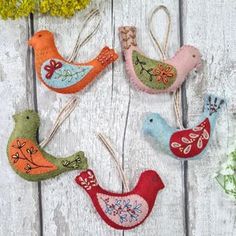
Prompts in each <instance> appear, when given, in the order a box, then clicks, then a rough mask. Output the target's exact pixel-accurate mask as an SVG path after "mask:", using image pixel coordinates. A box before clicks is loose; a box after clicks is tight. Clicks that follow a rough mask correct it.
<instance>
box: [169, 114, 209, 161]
mask: <svg viewBox="0 0 236 236" xmlns="http://www.w3.org/2000/svg"><path fill="white" fill-rule="evenodd" d="M210 129H211V126H210V122H209V119H208V118H206V119H205V120H204V121H203V122H202V123H200V124H199V125H198V126H196V127H194V128H193V129H187V130H180V131H177V132H175V133H174V134H173V135H172V136H171V138H170V149H171V151H172V152H173V153H174V154H175V155H176V156H177V157H182V158H189V157H193V156H196V155H198V154H200V153H201V152H202V150H203V149H204V148H205V147H206V145H207V144H208V141H209V138H210Z"/></svg>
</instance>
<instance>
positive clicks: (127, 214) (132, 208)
mask: <svg viewBox="0 0 236 236" xmlns="http://www.w3.org/2000/svg"><path fill="white" fill-rule="evenodd" d="M101 200H102V201H103V202H104V203H105V213H106V214H108V215H110V216H118V217H119V220H120V223H121V224H122V223H124V222H128V221H129V222H133V221H138V218H139V216H140V213H142V210H141V208H142V204H141V203H140V204H138V203H137V201H134V203H133V204H132V203H130V199H127V200H120V199H115V202H114V203H111V202H110V199H109V198H106V199H103V198H102V197H101Z"/></svg>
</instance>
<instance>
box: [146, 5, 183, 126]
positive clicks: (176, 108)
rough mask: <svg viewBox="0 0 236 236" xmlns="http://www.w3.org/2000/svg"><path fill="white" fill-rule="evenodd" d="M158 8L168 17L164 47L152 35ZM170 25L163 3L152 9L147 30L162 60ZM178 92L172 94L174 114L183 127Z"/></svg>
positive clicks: (179, 124)
mask: <svg viewBox="0 0 236 236" xmlns="http://www.w3.org/2000/svg"><path fill="white" fill-rule="evenodd" d="M159 10H163V11H164V12H165V13H166V15H167V19H168V24H167V30H166V33H165V39H164V47H162V46H161V45H160V43H159V42H158V40H157V38H156V37H155V36H154V33H153V17H154V15H155V14H156V13H157V12H158V11H159ZM170 27H171V15H170V12H169V10H168V8H167V7H166V6H164V5H160V6H158V7H156V8H155V9H154V10H153V11H152V13H151V15H150V17H149V19H148V31H149V34H150V37H151V39H152V41H153V43H154V45H155V46H156V47H157V48H158V50H159V51H160V53H161V57H162V61H164V60H165V59H166V52H167V46H168V41H169V35H170ZM180 94H181V88H179V89H177V90H176V91H175V92H174V94H173V99H174V111H175V116H176V119H177V125H178V126H179V128H180V129H184V127H183V123H182V112H181V111H182V104H181V97H180Z"/></svg>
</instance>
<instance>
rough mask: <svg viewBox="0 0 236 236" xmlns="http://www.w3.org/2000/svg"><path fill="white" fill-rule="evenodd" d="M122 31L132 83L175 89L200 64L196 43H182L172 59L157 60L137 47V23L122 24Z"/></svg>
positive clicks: (142, 87)
mask: <svg viewBox="0 0 236 236" xmlns="http://www.w3.org/2000/svg"><path fill="white" fill-rule="evenodd" d="M119 33H120V41H121V45H122V48H123V54H124V59H125V65H126V70H127V73H128V76H129V77H130V80H131V83H132V84H134V86H135V87H136V88H137V89H140V90H142V91H144V92H147V93H151V94H155V93H161V92H174V91H175V90H176V89H177V88H179V87H180V86H181V84H182V83H183V82H184V80H185V78H186V76H187V74H188V73H189V72H190V71H191V70H193V69H194V68H197V67H199V66H200V65H201V54H200V52H199V50H198V49H196V48H195V47H193V46H188V45H185V46H182V47H181V48H180V49H179V51H178V52H177V53H176V54H175V56H174V57H172V58H171V59H168V60H165V61H156V60H153V59H150V58H148V57H147V56H145V55H144V54H143V53H142V52H141V50H140V49H139V48H138V46H137V42H136V28H135V27H133V26H124V27H120V28H119Z"/></svg>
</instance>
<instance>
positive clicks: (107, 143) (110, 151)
mask: <svg viewBox="0 0 236 236" xmlns="http://www.w3.org/2000/svg"><path fill="white" fill-rule="evenodd" d="M98 137H99V139H100V140H101V141H102V143H103V144H104V145H105V147H106V148H107V150H108V151H109V153H110V154H111V157H112V158H113V160H114V161H115V163H116V167H117V169H118V172H119V175H120V178H121V180H122V182H123V184H124V188H125V191H126V192H129V191H130V189H129V184H128V180H127V179H126V177H125V174H124V171H123V170H122V167H121V165H120V163H119V161H118V159H117V157H116V154H115V151H114V149H113V148H112V146H111V144H110V143H109V142H108V141H107V140H106V139H105V137H104V136H103V135H102V134H101V133H99V134H98Z"/></svg>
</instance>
